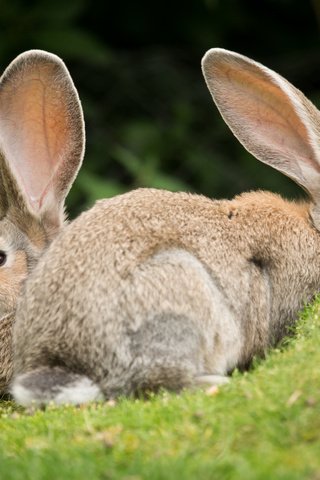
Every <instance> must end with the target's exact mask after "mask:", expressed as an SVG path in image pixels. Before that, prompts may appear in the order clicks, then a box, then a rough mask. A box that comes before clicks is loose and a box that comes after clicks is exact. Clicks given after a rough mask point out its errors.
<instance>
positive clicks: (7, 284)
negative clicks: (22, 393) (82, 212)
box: [0, 213, 47, 392]
mask: <svg viewBox="0 0 320 480" xmlns="http://www.w3.org/2000/svg"><path fill="white" fill-rule="evenodd" d="M10 218H11V219H10ZM14 220H15V218H14V216H12V215H10V213H9V214H8V215H7V217H5V218H4V219H2V220H1V221H0V252H1V255H2V257H1V260H2V264H1V266H0V392H5V391H6V389H7V387H8V385H9V380H10V378H11V375H12V347H11V337H12V325H13V321H14V313H13V312H14V309H15V307H16V303H17V297H18V295H19V294H20V291H21V288H22V285H23V282H24V280H25V278H26V277H27V275H28V273H29V271H31V270H32V268H33V266H34V265H35V263H36V262H37V260H38V258H39V256H40V253H41V251H42V249H43V248H44V245H46V244H47V236H46V233H45V231H44V229H43V228H41V227H40V225H37V222H35V221H34V220H33V219H32V218H29V221H28V223H29V231H27V232H23V231H22V230H20V229H19V228H18V226H17V225H15V223H13V221H14Z"/></svg>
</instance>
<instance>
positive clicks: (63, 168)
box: [0, 50, 84, 392]
mask: <svg viewBox="0 0 320 480" xmlns="http://www.w3.org/2000/svg"><path fill="white" fill-rule="evenodd" d="M83 149H84V126H83V118H82V110H81V106H80V102H79V99H78V95H77V92H76V90H75V88H74V85H73V83H72V80H71V78H70V75H69V73H68V71H67V69H66V67H65V65H64V64H63V62H62V61H61V60H60V59H59V58H58V57H57V56H55V55H52V54H49V53H46V52H43V51H38V50H32V51H28V52H25V53H23V54H21V55H19V56H18V57H17V58H16V59H15V60H14V61H13V62H12V63H11V64H10V65H9V67H8V68H7V69H6V70H5V72H4V74H3V75H2V77H1V79H0V392H2V391H4V390H5V388H6V386H7V384H8V380H9V378H10V375H11V347H10V345H11V342H10V340H11V327H12V321H13V318H14V310H15V307H16V302H17V297H18V295H19V293H20V290H21V286H22V284H23V282H24V280H25V279H26V277H27V275H28V274H29V273H30V271H31V270H32V269H33V267H34V265H35V264H36V262H37V261H38V258H39V256H40V255H41V253H42V252H43V250H44V249H45V248H46V247H47V246H48V244H49V243H50V242H51V241H52V239H53V238H54V237H55V236H56V235H57V233H58V232H59V231H60V229H61V227H62V225H63V223H64V220H65V215H64V199H65V197H66V195H67V193H68V191H69V189H70V187H71V184H72V182H73V180H74V178H75V176H76V174H77V171H78V169H79V167H80V164H81V161H82V157H83Z"/></svg>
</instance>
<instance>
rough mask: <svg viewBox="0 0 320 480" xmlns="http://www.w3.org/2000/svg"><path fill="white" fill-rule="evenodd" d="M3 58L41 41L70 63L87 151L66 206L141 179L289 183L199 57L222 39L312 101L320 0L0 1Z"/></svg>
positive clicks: (194, 186)
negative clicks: (253, 150) (210, 80)
mask: <svg viewBox="0 0 320 480" xmlns="http://www.w3.org/2000/svg"><path fill="white" fill-rule="evenodd" d="M0 7H1V10H0V12H1V13H0V39H1V41H0V66H1V68H5V66H6V65H7V64H8V63H9V62H10V60H11V59H12V58H13V57H14V56H16V55H17V54H18V53H20V52H21V51H23V50H27V49H29V48H41V49H46V50H49V51H52V52H54V53H56V54H58V55H60V56H61V57H62V58H63V59H64V61H65V62H66V64H67V66H68V68H69V70H70V72H71V74H72V77H73V79H74V81H75V84H76V86H77V88H78V90H79V94H80V97H81V99H82V102H83V107H84V113H85V118H86V124H87V153H86V157H85V161H84V165H83V168H82V170H81V172H80V174H79V177H78V180H77V182H76V184H75V186H74V187H73V189H72V191H71V193H70V195H69V199H68V204H69V209H70V211H71V215H72V216H74V215H76V214H77V213H78V212H79V211H81V210H83V209H84V208H86V207H87V206H89V205H91V204H92V203H93V202H94V201H95V199H96V198H101V197H107V196H111V195H115V194H117V193H120V192H123V191H126V190H128V189H131V188H134V187H138V186H152V187H157V188H168V189H170V190H182V189H183V190H188V191H197V192H201V193H203V194H206V195H209V196H211V197H222V196H232V195H234V194H236V193H239V192H241V191H243V190H247V189H253V188H267V189H271V190H275V191H280V192H283V193H284V194H286V195H289V196H294V195H297V194H299V190H298V189H297V187H295V185H294V184H293V183H292V182H291V181H290V180H288V179H286V178H285V177H284V176H282V175H281V174H279V173H277V172H274V171H273V170H272V169H271V168H269V167H267V166H265V165H262V164H260V162H258V161H256V160H255V159H253V158H252V157H251V156H250V155H249V154H248V153H247V152H246V151H244V149H243V148H242V147H241V146H240V145H239V144H238V142H237V141H236V140H235V139H234V138H233V136H232V134H231V133H230V131H229V130H228V128H227V127H226V126H225V125H224V123H223V121H222V119H221V118H220V116H219V114H218V113H217V110H216V109H215V108H214V107H213V105H212V101H211V98H210V95H209V93H208V91H207V88H206V86H205V84H204V81H203V78H202V74H201V70H200V59H201V57H202V55H203V54H204V52H205V51H206V50H207V49H208V48H211V47H216V46H219V47H223V48H229V49H232V50H235V51H238V52H241V53H243V54H245V55H248V56H251V57H252V58H254V59H256V60H258V61H260V62H262V63H264V64H266V65H267V66H269V67H270V68H273V69H274V70H276V71H279V72H280V73H281V74H282V75H283V76H285V77H287V78H288V79H289V80H290V81H291V82H292V83H294V84H295V85H296V86H298V87H299V88H300V89H302V90H303V91H304V92H305V93H306V94H307V96H309V97H310V98H311V99H312V100H313V101H314V102H315V103H316V104H317V103H318V105H319V104H320V55H319V25H320V2H319V0H313V1H312V0H307V1H305V2H301V1H300V0H260V1H259V2H257V1H256V0H194V1H190V0H189V1H188V0H184V1H182V0H173V1H171V2H170V3H169V2H156V3H155V2H150V1H147V0H142V1H138V2H130V1H129V0H126V1H122V2H110V1H107V0H106V1H89V0H72V1H70V2H66V1H63V0H28V1H27V0H25V1H23V0H10V1H9V0H8V1H6V0H0Z"/></svg>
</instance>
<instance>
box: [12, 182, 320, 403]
mask: <svg viewBox="0 0 320 480" xmlns="http://www.w3.org/2000/svg"><path fill="white" fill-rule="evenodd" d="M145 205H148V208H145ZM70 245H72V246H73V248H72V249H70V248H69V249H68V246H70ZM93 245H94V250H92V249H91V246H93ZM67 250H68V261H65V254H64V252H65V251H67ZM319 253H320V239H319V234H318V232H317V231H316V230H315V228H314V227H313V226H312V224H311V223H310V221H309V216H308V208H307V206H306V205H304V204H291V203H289V202H285V201H284V200H282V199H281V198H280V197H278V196H276V195H273V194H269V193H264V192H258V193H249V194H245V195H242V196H240V197H237V198H235V199H234V200H233V201H211V200H209V199H206V198H204V197H201V196H195V195H188V194H182V193H169V192H165V191H158V190H148V189H146V190H137V191H134V192H131V193H129V194H126V195H123V196H119V197H115V198H114V199H112V200H106V201H101V202H98V203H97V204H96V206H95V207H93V208H92V209H91V210H90V211H88V212H86V213H84V214H82V215H81V216H80V217H79V218H78V219H77V220H75V221H74V222H73V223H72V224H70V225H69V226H68V227H67V228H66V229H65V231H64V232H63V233H62V234H61V235H60V236H59V237H58V238H57V239H56V240H55V241H54V242H53V244H52V245H51V246H50V248H49V249H48V251H47V252H46V253H45V255H44V256H43V258H42V259H41V260H40V262H39V263H38V265H37V267H36V269H35V271H34V274H32V275H31V276H30V277H29V279H28V282H27V288H26V292H25V295H24V297H23V298H22V299H21V302H20V305H19V309H18V315H17V324H16V326H15V352H16V358H15V373H16V376H17V377H16V382H15V383H14V385H13V393H14V394H15V396H16V398H17V400H18V401H20V402H21V403H25V404H28V403H30V402H31V401H34V402H38V403H46V402H47V401H50V400H54V401H56V402H57V403H63V402H74V403H81V402H82V401H86V400H88V399H99V398H101V394H103V396H104V397H106V398H110V397H116V396H118V395H121V394H132V393H133V394H134V393H137V392H139V391H143V390H157V389H158V388H159V387H165V388H169V389H172V390H179V389H180V388H182V387H185V386H190V385H192V384H194V383H197V379H198V378H199V377H200V378H206V377H208V378H209V379H210V378H213V377H212V376H214V378H217V379H218V381H219V379H221V376H224V375H226V374H227V373H228V372H230V371H231V370H232V369H233V368H234V367H236V366H238V367H240V368H241V367H245V366H247V365H248V363H249V362H250V361H251V360H252V358H253V356H254V355H261V354H263V353H264V352H265V350H266V349H267V348H268V347H270V346H271V345H274V343H275V342H276V341H277V340H278V339H279V338H281V337H282V336H283V335H284V334H285V333H286V332H287V330H286V329H287V327H288V324H290V323H291V322H292V321H293V319H294V318H295V315H296V313H297V310H298V309H299V308H300V307H301V306H302V302H303V300H307V299H308V298H310V297H311V296H312V295H313V293H314V292H315V291H316V289H317V288H318V286H319V281H320V256H319ZM308 266H310V267H308ZM308 268H309V269H310V270H311V271H312V274H313V279H312V281H311V282H310V278H311V277H312V275H311V276H310V272H309V271H308ZM315 272H316V273H315ZM28 372H30V373H28Z"/></svg>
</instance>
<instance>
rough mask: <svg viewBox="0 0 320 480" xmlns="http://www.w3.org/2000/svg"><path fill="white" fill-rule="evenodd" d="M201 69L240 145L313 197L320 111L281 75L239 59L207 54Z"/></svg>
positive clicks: (318, 166)
mask: <svg viewBox="0 0 320 480" xmlns="http://www.w3.org/2000/svg"><path fill="white" fill-rule="evenodd" d="M203 67H204V74H205V77H206V80H207V83H208V86H209V89H210V91H211V93H212V95H213V98H214V100H215V102H216V104H217V106H218V108H219V110H220V112H221V114H222V116H223V118H224V119H225V121H226V123H227V124H228V125H229V127H230V128H231V130H232V131H233V133H234V134H235V135H236V137H237V138H238V139H239V140H240V142H241V143H242V144H243V145H244V146H245V147H246V148H247V150H248V151H249V152H251V153H252V154H253V155H255V156H256V157H257V158H258V159H260V160H261V161H263V162H264V163H267V164H268V165H271V166H273V167H274V168H276V169H277V170H279V171H281V172H283V173H285V174H286V175H288V176H289V177H291V178H292V179H294V180H295V181H296V182H297V183H299V184H300V185H302V186H304V187H305V188H306V189H307V190H309V192H311V190H313V189H314V179H315V177H316V178H318V175H319V172H320V161H319V153H318V150H317V148H315V146H314V145H315V143H316V141H315V138H316V129H315V126H316V127H317V125H318V122H319V112H318V111H317V110H316V108H315V107H314V106H313V105H312V104H311V103H310V102H309V101H308V100H307V99H306V98H305V97H304V96H303V94H302V93H301V92H299V91H298V90H297V89H295V88H294V87H293V86H292V85H290V84H289V83H288V82H287V81H285V80H284V79H283V78H282V77H281V76H280V75H278V74H276V73H275V72H272V71H271V70H269V69H267V68H266V67H263V66H262V65H260V64H258V63H255V62H253V61H251V60H249V59H246V58H245V57H242V56H240V55H238V54H233V53H230V52H221V51H214V50H212V51H209V52H208V54H207V55H206V56H205V57H204V61H203Z"/></svg>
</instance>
